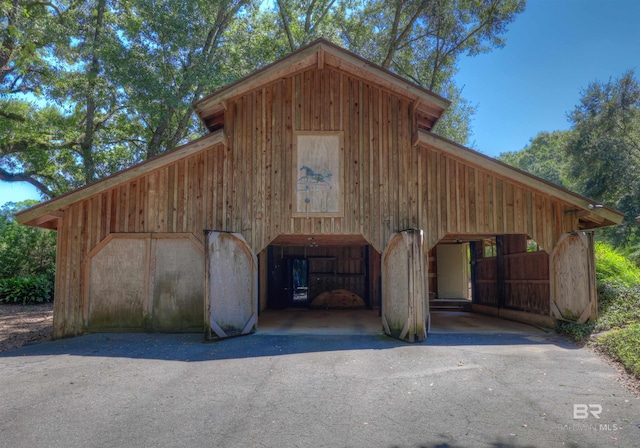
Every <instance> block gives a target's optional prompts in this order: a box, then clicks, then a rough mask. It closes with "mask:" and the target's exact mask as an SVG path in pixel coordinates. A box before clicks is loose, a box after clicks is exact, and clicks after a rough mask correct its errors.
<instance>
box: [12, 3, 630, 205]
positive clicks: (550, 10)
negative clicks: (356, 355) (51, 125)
mask: <svg viewBox="0 0 640 448" xmlns="http://www.w3.org/2000/svg"><path fill="white" fill-rule="evenodd" d="M506 39H507V42H506V46H505V47H504V48H502V49H499V50H493V51H492V52H491V53H488V54H482V55H478V56H475V57H473V58H463V59H462V60H461V61H460V64H459V72H458V75H457V76H456V82H457V83H458V85H459V86H461V87H463V96H464V97H465V98H467V99H468V100H469V101H470V103H471V104H472V105H474V106H476V107H477V113H476V115H475V116H474V118H473V136H472V137H471V140H470V142H469V146H470V147H472V148H474V149H476V150H478V151H480V152H483V153H485V154H487V155H490V156H497V155H498V154H499V153H501V152H505V151H517V150H520V149H522V148H524V147H525V146H527V144H528V143H529V140H530V139H531V138H533V137H535V136H536V135H537V134H538V133H539V132H542V131H554V130H564V129H568V128H569V122H568V121H567V112H569V111H571V110H573V108H574V107H575V106H576V104H578V102H579V100H580V92H581V91H582V90H583V89H584V88H586V87H587V85H588V84H589V83H590V82H593V81H595V80H601V81H608V80H609V79H610V78H618V77H620V76H621V75H622V74H623V73H624V72H625V71H627V70H630V69H635V70H636V71H637V74H636V76H637V77H640V0H598V1H596V0H529V1H528V4H527V8H526V10H525V12H524V13H522V14H520V15H519V16H518V17H517V18H516V20H515V21H514V22H513V23H512V24H511V25H510V26H509V31H508V32H507V34H506ZM29 198H32V199H39V196H38V194H37V192H36V190H35V188H33V187H31V186H30V185H28V184H26V183H19V184H17V183H7V182H0V205H2V204H4V203H5V202H7V201H16V202H17V201H21V200H24V199H29Z"/></svg>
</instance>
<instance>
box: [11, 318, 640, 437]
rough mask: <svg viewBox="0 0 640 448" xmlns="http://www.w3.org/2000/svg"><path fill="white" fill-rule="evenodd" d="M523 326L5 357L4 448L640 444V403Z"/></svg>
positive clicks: (577, 353)
mask: <svg viewBox="0 0 640 448" xmlns="http://www.w3.org/2000/svg"><path fill="white" fill-rule="evenodd" d="M513 328H514V327H513V324H511V326H510V327H509V331H504V332H502V331H500V330H499V329H495V328H490V329H487V330H486V331H475V332H466V333H465V332H456V331H453V330H450V331H442V332H435V333H434V334H431V335H430V337H429V338H428V340H427V341H425V342H424V343H422V344H414V345H410V344H405V343H401V342H397V341H394V340H392V339H389V338H387V337H385V336H383V335H380V334H376V335H371V334H369V335H330V334H327V335H323V334H307V335H305V334H268V333H257V334H254V335H250V336H246V337H242V338H236V339H230V340H226V341H222V342H217V343H203V342H202V336H201V335H194V334H188V335H157V334H151V335H150V334H95V335H89V336H84V337H79V338H75V339H68V340H61V341H55V342H50V343H42V344H38V345H33V346H29V347H23V348H21V349H18V350H14V351H10V352H5V353H1V354H0V391H1V402H0V446H1V447H11V448H21V447H30V448H31V447H36V446H46V447H65V448H73V447H82V448H87V447H367V448H369V447H507V446H513V447H554V446H569V447H608V446H621V447H634V446H638V441H639V440H640V407H639V404H640V403H639V401H638V399H636V398H635V397H634V396H633V395H632V394H631V393H629V392H628V391H626V390H625V389H623V388H622V386H620V385H619V384H618V383H617V382H616V376H617V374H616V372H615V371H614V370H613V369H612V368H611V367H609V366H608V365H607V364H606V363H604V362H603V361H602V360H601V359H600V358H599V357H598V356H596V355H595V354H593V353H592V352H591V351H589V350H588V349H583V348H576V347H574V346H572V345H571V344H569V343H567V342H565V341H564V340H563V339H561V338H559V337H557V336H555V335H554V334H552V333H545V332H542V331H540V330H538V329H536V328H534V327H529V326H524V325H522V326H520V327H519V328H518V329H517V331H516V330H514V329H513ZM576 406H577V407H576ZM600 407H601V411H600ZM574 408H575V409H574ZM574 411H575V415H574ZM598 411H600V412H598ZM585 416H586V418H584V417H585ZM596 416H597V417H599V418H596ZM574 417H577V418H574Z"/></svg>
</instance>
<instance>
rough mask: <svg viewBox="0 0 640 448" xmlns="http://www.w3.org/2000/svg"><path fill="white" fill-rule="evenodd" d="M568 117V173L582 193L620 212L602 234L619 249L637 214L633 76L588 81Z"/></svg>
mask: <svg viewBox="0 0 640 448" xmlns="http://www.w3.org/2000/svg"><path fill="white" fill-rule="evenodd" d="M569 119H570V120H571V122H572V124H573V132H572V133H571V138H570V139H569V140H568V142H567V146H566V150H567V155H568V156H569V159H570V166H571V171H570V174H571V176H572V177H573V179H574V180H575V182H576V186H577V188H578V189H579V191H581V192H582V193H583V194H585V195H586V196H588V197H591V198H594V199H596V200H598V201H601V202H603V203H606V204H609V205H612V206H614V207H615V208H617V209H619V210H621V211H623V212H625V213H626V215H627V216H626V217H625V220H624V223H623V225H622V226H620V227H619V228H617V229H615V230H614V231H613V232H609V233H608V237H609V238H610V239H611V240H612V242H613V243H614V244H615V245H624V244H625V243H626V242H627V241H628V239H629V237H630V235H631V234H632V232H633V229H637V227H638V224H637V222H636V221H635V217H636V216H638V215H639V214H640V177H638V172H639V170H640V84H639V83H638V81H637V80H636V79H635V73H634V72H633V71H629V72H627V73H625V74H624V75H623V76H622V77H621V78H619V79H615V80H609V81H608V82H598V81H596V82H593V83H591V84H590V85H589V86H588V87H587V88H586V89H585V90H584V91H583V92H582V98H581V100H580V104H578V105H577V106H576V108H575V109H574V110H573V111H572V112H571V113H570V114H569Z"/></svg>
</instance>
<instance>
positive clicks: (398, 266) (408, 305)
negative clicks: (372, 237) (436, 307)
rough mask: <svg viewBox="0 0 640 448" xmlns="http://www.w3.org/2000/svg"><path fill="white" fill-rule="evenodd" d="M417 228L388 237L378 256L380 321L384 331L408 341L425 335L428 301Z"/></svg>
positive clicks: (420, 233) (423, 337)
mask: <svg viewBox="0 0 640 448" xmlns="http://www.w3.org/2000/svg"><path fill="white" fill-rule="evenodd" d="M425 269H426V265H425V248H424V237H423V232H422V231H421V230H404V231H402V232H400V233H397V234H396V235H394V236H393V237H392V238H391V241H390V242H389V246H388V247H387V249H386V250H385V251H384V254H383V255H382V324H383V329H384V331H385V333H386V334H388V335H389V336H392V337H394V338H398V339H401V340H406V341H408V342H414V341H423V340H424V339H426V337H427V330H428V328H427V326H428V319H429V301H428V300H427V297H428V291H427V282H426V274H427V272H425Z"/></svg>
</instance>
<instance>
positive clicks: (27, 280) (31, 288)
mask: <svg viewBox="0 0 640 448" xmlns="http://www.w3.org/2000/svg"><path fill="white" fill-rule="evenodd" d="M52 300H53V279H52V277H51V275H48V274H42V275H27V276H19V277H11V278H3V279H0V303H9V304H22V305H27V304H31V303H34V304H35V303H45V302H51V301H52Z"/></svg>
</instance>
